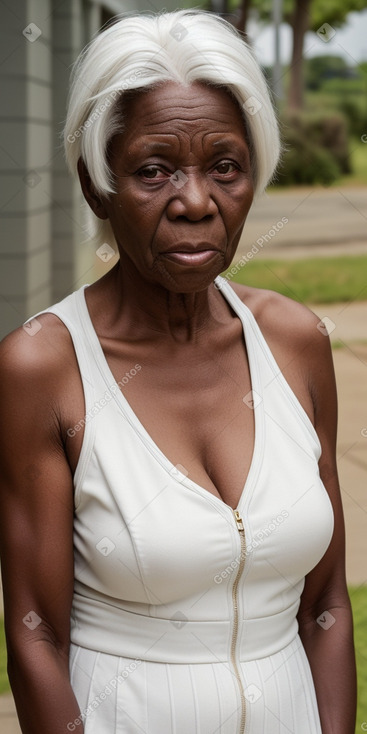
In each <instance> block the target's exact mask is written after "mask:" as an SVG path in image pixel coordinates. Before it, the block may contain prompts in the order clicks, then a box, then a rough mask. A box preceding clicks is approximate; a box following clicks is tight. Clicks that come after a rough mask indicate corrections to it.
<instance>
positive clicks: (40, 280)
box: [0, 0, 367, 734]
mask: <svg viewBox="0 0 367 734" xmlns="http://www.w3.org/2000/svg"><path fill="white" fill-rule="evenodd" d="M178 7H186V8H189V7H191V4H190V2H181V3H179V2H174V1H173V0H167V1H166V2H165V3H164V4H163V3H162V4H160V2H159V0H154V1H151V0H105V2H100V1H99V0H16V2H15V1H14V0H13V1H12V0H5V1H4V0H2V1H1V2H0V39H1V42H0V75H1V82H2V104H1V107H0V129H1V141H0V169H1V193H0V221H1V228H2V232H1V239H0V338H1V337H3V336H5V335H6V334H7V333H8V332H9V331H11V330H13V329H15V328H17V327H19V326H21V324H22V323H23V322H24V321H25V320H26V319H27V318H28V317H30V316H32V315H33V314H35V313H37V312H38V311H40V310H42V309H44V308H46V307H47V306H49V305H51V304H52V303H55V302H57V301H59V300H61V299H62V298H64V297H65V296H66V295H68V294H69V293H71V292H73V291H74V290H76V289H77V288H79V287H80V286H81V285H82V284H83V283H92V282H93V281H94V280H95V279H96V278H98V277H100V276H101V275H103V274H104V273H105V272H106V270H107V269H109V268H110V267H112V266H113V265H114V264H115V262H116V254H114V253H108V254H107V255H106V252H104V253H102V254H101V252H98V244H96V243H95V242H93V241H88V240H87V239H86V234H85V230H84V227H83V218H82V198H81V194H80V191H79V186H78V185H77V183H75V182H73V181H72V180H71V178H70V176H69V174H68V172H67V170H66V166H65V162H64V156H63V149H62V140H61V133H62V128H63V123H64V119H65V114H66V102H67V91H68V81H69V76H70V71H71V66H72V64H73V62H74V61H75V59H76V57H77V55H78V53H79V52H80V51H81V49H82V48H83V47H84V46H85V44H86V43H88V42H89V41H90V40H91V38H92V37H93V36H94V35H95V34H96V33H98V31H99V29H100V28H101V27H102V26H104V25H105V24H106V23H108V22H109V21H110V20H111V19H112V18H113V17H114V16H115V15H116V14H119V13H128V12H155V11H160V10H163V9H166V10H175V9H177V8H178ZM195 7H196V8H203V9H206V10H209V11H211V12H215V13H219V14H220V15H222V16H224V17H225V18H227V19H228V20H229V21H230V22H231V23H232V24H233V25H234V26H235V27H236V28H238V30H240V31H241V33H243V34H244V37H245V38H246V40H247V41H248V43H250V44H251V46H252V47H253V49H254V52H255V54H256V55H257V57H258V60H259V62H260V63H261V65H262V67H263V69H264V72H265V74H266V77H267V79H268V83H269V86H270V88H271V93H272V95H273V100H274V104H275V105H276V107H277V110H278V116H279V121H280V125H281V131H282V139H283V145H284V153H283V158H282V162H281V165H280V167H279V170H278V174H277V177H276V179H275V181H274V183H273V184H272V185H271V186H269V188H268V190H267V192H266V193H265V194H264V195H263V196H262V197H261V198H260V199H259V200H258V201H256V202H255V204H254V205H253V207H252V210H251V212H250V215H249V218H248V221H247V223H246V226H245V230H244V233H243V236H242V239H241V242H240V245H239V249H238V253H237V255H236V258H235V260H234V262H233V264H232V267H231V268H230V269H229V270H228V271H227V273H225V275H226V276H227V277H228V278H229V279H230V280H232V279H233V280H237V281H238V282H242V283H248V284H249V285H255V286H258V287H265V288H271V289H274V290H277V291H280V292H282V293H284V294H285V295H288V296H290V297H291V298H294V299H296V300H299V301H302V302H304V303H306V304H307V305H308V306H310V307H311V308H312V309H313V310H314V311H315V313H317V314H318V315H319V317H320V320H321V319H323V320H324V324H325V325H326V326H325V327H321V326H320V328H326V331H327V332H328V334H329V335H330V339H331V342H332V346H333V354H334V363H335V370H336V376H337V383H338V393H339V414H340V417H339V437H338V463H339V473H340V480H341V490H342V498H343V505H344V511H345V518H346V529H347V576H348V582H349V587H350V594H351V599H352V604H353V608H354V615H355V631H356V646H357V660H358V671H359V708H358V719H357V728H356V732H360V731H361V730H363V731H366V730H367V632H366V630H367V625H366V622H367V570H366V563H365V558H366V553H367V532H366V530H367V527H366V517H367V497H366V492H365V487H366V476H367V475H366V470H367V326H366V325H367V9H366V2H365V0H327V2H326V0H322V1H321V0H243V1H241V0H206V1H205V0H204V2H202V3H200V2H198V3H196V4H195ZM284 328H287V325H286V324H285V325H284ZM0 611H1V610H0ZM0 646H1V657H0V693H2V694H3V695H0V728H1V731H2V732H3V734H16V732H19V731H20V730H19V727H18V725H17V723H16V717H15V714H14V706H13V702H12V698H11V695H10V694H9V686H8V682H7V676H6V662H5V647H4V635H3V629H2V625H1V624H0ZM259 734H260V733H259Z"/></svg>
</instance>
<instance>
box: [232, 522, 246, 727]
mask: <svg viewBox="0 0 367 734" xmlns="http://www.w3.org/2000/svg"><path fill="white" fill-rule="evenodd" d="M233 514H234V518H235V521H236V526H237V530H238V532H239V536H240V542H241V560H240V564H239V566H238V571H237V576H236V578H235V580H234V584H233V586H232V601H233V612H234V616H233V631H232V642H231V662H232V666H233V669H234V673H235V677H236V680H237V683H238V687H239V692H240V699H241V721H240V728H239V734H244V732H245V725H246V699H245V693H244V690H243V685H242V681H241V676H240V673H239V670H238V665H237V660H236V646H237V638H238V583H239V580H240V578H241V574H242V571H243V569H244V566H245V550H246V538H245V528H244V525H243V520H242V517H241V515H240V513H239V512H238V510H233Z"/></svg>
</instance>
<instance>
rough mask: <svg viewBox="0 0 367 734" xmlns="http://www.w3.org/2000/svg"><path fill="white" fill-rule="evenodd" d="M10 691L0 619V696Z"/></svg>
mask: <svg viewBox="0 0 367 734" xmlns="http://www.w3.org/2000/svg"><path fill="white" fill-rule="evenodd" d="M9 690H10V687H9V681H8V676H7V673H6V645H5V632H4V623H3V619H2V618H0V694H1V693H6V692H7V691H9Z"/></svg>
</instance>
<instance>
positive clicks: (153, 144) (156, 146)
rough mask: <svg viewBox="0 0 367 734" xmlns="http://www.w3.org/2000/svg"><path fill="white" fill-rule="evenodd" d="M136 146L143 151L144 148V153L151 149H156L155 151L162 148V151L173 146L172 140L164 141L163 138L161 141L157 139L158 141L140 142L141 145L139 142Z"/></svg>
mask: <svg viewBox="0 0 367 734" xmlns="http://www.w3.org/2000/svg"><path fill="white" fill-rule="evenodd" d="M136 147H137V148H138V150H139V151H141V150H142V149H144V153H149V151H151V150H154V151H161V150H162V151H165V150H167V148H172V142H171V143H164V142H163V140H160V141H158V140H157V141H151V142H148V143H144V142H143V144H140V145H139V144H138V145H137V146H136ZM134 149H135V146H134Z"/></svg>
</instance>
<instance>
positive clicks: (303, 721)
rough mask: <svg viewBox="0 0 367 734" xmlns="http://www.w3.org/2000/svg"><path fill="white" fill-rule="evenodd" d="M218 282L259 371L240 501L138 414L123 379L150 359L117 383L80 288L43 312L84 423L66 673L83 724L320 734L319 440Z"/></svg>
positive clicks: (156, 733) (174, 733)
mask: <svg viewBox="0 0 367 734" xmlns="http://www.w3.org/2000/svg"><path fill="white" fill-rule="evenodd" d="M215 285H216V287H217V288H218V289H219V290H220V292H221V293H222V295H223V297H224V298H225V299H226V300H227V302H228V303H229V305H230V307H231V308H232V310H233V311H234V312H235V313H236V314H237V316H238V317H239V318H240V319H241V322H242V324H243V332H244V339H245V343H246V347H247V352H248V359H249V366H250V376H251V383H252V391H251V393H250V394H248V395H247V396H244V398H243V400H244V410H248V409H253V410H254V417H255V442H254V444H255V445H254V451H253V457H252V462H251V467H250V471H249V474H248V477H247V480H246V483H245V486H244V489H243V492H242V495H241V498H240V500H239V503H238V507H237V508H236V510H233V509H232V508H231V507H230V506H229V505H227V504H226V503H224V502H223V501H222V500H220V499H219V498H217V497H215V496H214V495H212V494H210V493H209V492H208V491H207V490H205V489H204V488H202V487H201V486H199V485H198V484H196V483H195V482H194V481H192V480H191V479H190V476H189V475H188V474H187V471H186V470H185V468H184V467H182V466H180V465H178V466H173V465H172V464H171V462H170V461H169V460H168V459H167V458H166V456H165V455H164V454H163V453H162V451H160V449H159V448H158V446H157V445H156V444H155V443H154V441H153V440H152V438H151V437H150V435H149V434H148V433H147V431H146V430H145V428H144V426H143V425H142V424H141V423H140V421H139V419H138V417H137V416H136V415H135V413H134V412H133V410H132V409H131V407H130V405H129V403H128V402H127V400H126V399H125V397H124V385H125V384H126V381H128V380H130V379H134V380H139V371H140V367H141V366H140V365H139V364H137V365H135V366H134V367H132V369H131V370H130V372H128V373H126V375H125V376H124V377H123V378H122V379H121V380H120V381H119V384H117V383H116V382H115V380H114V377H113V375H112V373H111V371H110V369H109V366H108V364H107V361H106V359H105V357H104V354H103V350H102V348H101V345H100V342H99V340H98V337H97V334H96V332H95V330H94V327H93V324H92V321H91V319H90V316H89V312H88V309H87V305H86V301H85V296H84V288H85V287H86V286H83V287H82V288H80V289H79V290H77V291H75V292H74V293H72V294H71V295H70V296H68V297H66V298H65V299H64V300H62V301H61V302H60V303H58V304H55V305H53V306H51V307H50V308H48V309H46V311H42V312H40V313H45V312H48V313H53V314H56V315H57V316H58V317H59V318H60V319H61V321H62V322H63V323H64V324H65V326H66V327H67V329H68V330H69V332H70V334H71V337H72V340H73V344H74V349H75V353H76V357H77V360H78V365H79V369H80V373H81V378H82V383H83V389H84V396H85V407H86V414H85V418H84V420H83V421H81V422H80V425H79V428H78V426H74V427H73V428H72V429H70V430H74V431H76V430H80V427H81V425H82V424H84V428H85V433H84V439H83V445H82V449H81V454H80V458H79V462H78V466H77V469H76V472H75V477H74V485H75V525H74V544H75V588H74V598H73V605H72V615H71V650H70V678H71V685H72V688H73V690H74V692H75V695H76V698H77V700H78V703H79V706H80V718H81V719H82V720H83V722H84V731H85V732H86V734H188V733H190V734H290V733H292V734H321V726H320V719H319V713H318V707H317V701H316V695H315V689H314V684H313V680H312V675H311V671H310V667H309V663H308V660H307V657H306V654H305V651H304V648H303V646H302V643H301V641H300V638H299V636H298V625H297V620H296V615H297V611H298V608H299V602H300V595H301V593H302V590H303V587H304V578H305V575H306V574H307V573H308V572H309V571H311V569H312V568H314V566H316V564H317V563H318V562H319V561H320V559H321V558H322V556H323V555H324V553H325V551H326V549H327V547H328V545H329V543H330V540H331V536H332V532H333V513H332V508H331V503H330V500H329V497H328V494H327V492H326V490H325V487H324V485H323V484H322V481H321V479H320V476H319V470H318V459H319V457H320V453H321V447H320V442H319V440H318V437H317V434H316V432H315V429H314V427H313V426H312V424H311V422H310V420H309V418H308V417H307V415H306V413H305V411H304V410H303V408H302V407H301V405H300V403H299V401H298V400H297V398H296V396H295V395H294V393H293V392H292V390H291V388H290V386H289V385H288V383H287V382H286V380H285V379H284V377H283V375H282V373H281V371H280V369H279V367H278V365H277V363H276V361H275V359H274V357H273V355H272V353H271V351H270V349H269V347H268V345H267V343H266V341H265V339H264V337H263V335H262V333H261V331H260V329H259V327H258V325H257V323H256V320H255V319H254V317H253V315H252V313H251V311H250V310H249V309H248V308H247V307H246V306H245V305H244V304H243V303H242V301H241V300H240V299H239V298H238V296H237V295H236V294H235V292H234V290H233V289H232V287H231V286H230V284H229V283H228V282H227V281H226V280H224V279H223V278H221V277H218V278H217V279H216V281H215ZM37 315H38V314H36V316H37ZM32 318H34V317H32ZM29 320H30V319H28V321H29ZM141 368H142V369H144V366H142V367H141ZM162 399H164V396H162ZM225 410H226V406H225V405H223V413H224V414H225ZM71 435H72V434H71ZM77 724H78V720H76V721H74V722H69V724H68V729H69V731H74V729H75V728H76V725H77Z"/></svg>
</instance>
